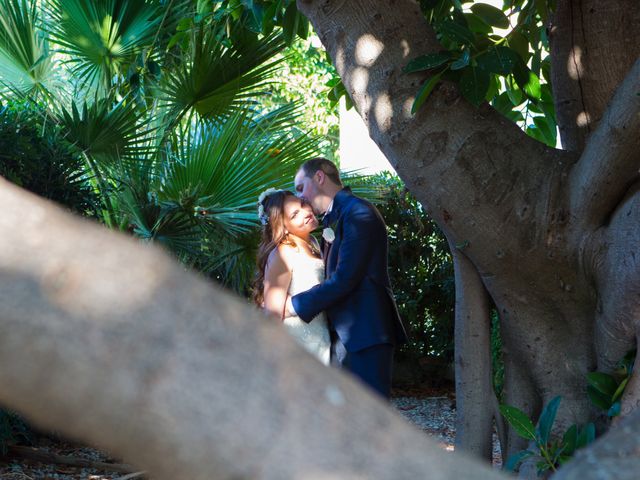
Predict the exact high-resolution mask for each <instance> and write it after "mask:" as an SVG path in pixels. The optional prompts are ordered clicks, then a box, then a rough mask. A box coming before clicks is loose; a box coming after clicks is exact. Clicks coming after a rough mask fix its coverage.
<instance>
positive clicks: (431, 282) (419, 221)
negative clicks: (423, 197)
mask: <svg viewBox="0 0 640 480" xmlns="http://www.w3.org/2000/svg"><path fill="white" fill-rule="evenodd" d="M373 181H375V182H378V183H380V184H381V185H382V186H385V187H386V189H387V193H386V194H385V197H384V201H383V203H381V204H380V205H378V209H379V210H380V212H381V213H382V216H383V217H384V219H385V222H386V224H387V229H388V232H389V271H390V275H391V284H392V287H393V291H394V293H395V296H396V301H397V303H398V308H399V310H400V315H401V316H402V318H403V320H404V322H405V325H406V327H407V328H408V329H409V330H410V332H409V337H410V340H409V343H408V344H407V345H406V346H404V347H402V349H401V351H400V354H401V355H402V354H407V355H411V356H414V355H415V356H427V355H428V356H436V357H440V358H441V359H443V360H446V361H447V362H449V361H451V360H452V359H453V320H454V312H453V308H454V302H455V288H454V283H453V263H452V260H451V255H450V254H449V247H448V244H447V241H446V239H445V238H444V235H443V234H442V232H441V231H440V230H439V229H438V227H437V226H436V224H435V223H434V222H433V221H432V220H431V219H430V218H429V217H428V216H427V214H426V213H425V211H424V209H423V208H422V206H421V205H420V203H419V202H418V201H417V200H416V199H415V198H414V197H413V195H411V194H410V193H409V191H408V190H407V189H406V188H405V186H404V184H403V183H402V182H401V180H400V179H399V178H397V177H395V176H392V175H390V174H381V175H378V176H376V177H373Z"/></svg>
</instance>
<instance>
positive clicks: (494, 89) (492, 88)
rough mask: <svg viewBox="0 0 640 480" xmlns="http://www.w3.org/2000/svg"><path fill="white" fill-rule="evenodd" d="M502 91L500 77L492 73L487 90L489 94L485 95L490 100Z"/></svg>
mask: <svg viewBox="0 0 640 480" xmlns="http://www.w3.org/2000/svg"><path fill="white" fill-rule="evenodd" d="M499 91H500V82H499V81H498V77H496V76H495V75H491V76H490V78H489V90H487V95H486V96H485V100H486V101H487V102H490V101H491V100H493V99H494V97H495V96H496V95H498V92H499Z"/></svg>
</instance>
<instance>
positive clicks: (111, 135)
mask: <svg viewBox="0 0 640 480" xmlns="http://www.w3.org/2000/svg"><path fill="white" fill-rule="evenodd" d="M60 116H61V123H62V124H63V125H64V127H65V128H66V130H67V131H68V132H69V138H72V139H74V141H75V143H76V145H77V146H78V147H79V148H80V149H82V150H83V151H84V152H85V153H86V154H87V155H89V156H91V157H93V158H95V159H97V160H98V161H107V162H109V161H113V160H123V159H124V160H127V159H136V158H140V157H146V156H148V154H149V150H150V148H151V147H150V145H149V139H150V138H153V131H152V130H150V129H149V128H148V127H147V126H145V124H143V123H141V121H140V117H139V114H138V113H137V112H136V109H135V106H134V105H133V103H130V102H126V101H120V102H117V103H115V104H114V103H113V102H112V101H111V100H110V99H102V100H96V101H95V102H94V103H92V104H87V102H84V103H83V104H82V107H81V110H79V109H78V107H77V105H76V104H75V103H73V104H72V106H71V111H68V110H67V109H66V108H64V107H61V109H60Z"/></svg>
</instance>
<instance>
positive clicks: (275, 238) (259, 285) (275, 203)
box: [253, 190, 295, 307]
mask: <svg viewBox="0 0 640 480" xmlns="http://www.w3.org/2000/svg"><path fill="white" fill-rule="evenodd" d="M287 197H295V195H294V194H293V192H290V191H289V190H280V191H278V192H274V193H271V194H270V195H267V197H266V198H265V199H264V200H263V201H262V206H263V207H264V214H265V217H266V218H267V222H266V224H265V225H264V226H263V227H262V239H261V241H260V245H259V246H258V255H257V262H256V263H257V267H258V269H257V272H256V276H255V279H254V282H253V302H254V303H255V304H256V305H257V306H259V307H262V306H263V303H264V272H265V270H266V268H267V260H268V259H269V255H270V254H271V252H272V251H273V250H274V249H276V248H278V246H279V245H283V244H284V245H292V246H295V243H294V242H293V241H291V240H289V239H288V236H287V231H286V229H285V228H284V202H285V200H286V199H287Z"/></svg>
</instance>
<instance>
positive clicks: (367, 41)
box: [355, 34, 384, 67]
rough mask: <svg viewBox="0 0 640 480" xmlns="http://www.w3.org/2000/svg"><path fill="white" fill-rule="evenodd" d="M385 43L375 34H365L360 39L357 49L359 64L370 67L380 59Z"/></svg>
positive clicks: (356, 55)
mask: <svg viewBox="0 0 640 480" xmlns="http://www.w3.org/2000/svg"><path fill="white" fill-rule="evenodd" d="M383 50H384V44H383V43H382V42H381V41H379V40H377V39H376V37H374V36H373V35H370V34H367V35H363V36H361V37H360V38H359V39H358V42H357V43H356V49H355V58H356V62H357V63H358V65H362V66H366V67H370V66H372V65H373V64H374V63H375V61H376V60H377V59H378V57H379V56H380V54H381V53H382V51H383Z"/></svg>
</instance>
